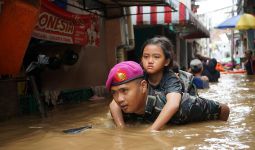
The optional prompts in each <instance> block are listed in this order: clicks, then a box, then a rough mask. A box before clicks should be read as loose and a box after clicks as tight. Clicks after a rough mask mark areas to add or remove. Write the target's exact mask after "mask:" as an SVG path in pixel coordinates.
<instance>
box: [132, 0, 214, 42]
mask: <svg viewBox="0 0 255 150" xmlns="http://www.w3.org/2000/svg"><path fill="white" fill-rule="evenodd" d="M173 2H174V6H175V8H176V10H177V11H173V10H172V8H171V7H167V6H136V7H130V11H131V14H132V15H131V18H132V23H133V24H134V25H162V24H166V25H170V24H171V25H173V26H174V27H175V28H176V29H177V32H180V33H182V34H183V35H184V38H188V39H189V38H204V37H209V31H208V30H207V29H206V28H205V27H204V26H203V25H202V23H200V22H199V20H198V19H197V18H196V17H195V16H194V14H193V13H192V12H191V11H190V10H189V9H188V8H187V7H186V6H185V5H184V4H183V3H181V2H178V1H174V0H173Z"/></svg>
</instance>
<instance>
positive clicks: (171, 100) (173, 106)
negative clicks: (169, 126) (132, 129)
mask: <svg viewBox="0 0 255 150" xmlns="http://www.w3.org/2000/svg"><path fill="white" fill-rule="evenodd" d="M166 99H167V102H166V104H165V106H164V107H163V109H162V111H161V112H160V114H159V116H158V118H157V119H156V120H155V122H154V123H153V124H152V126H151V127H150V128H149V130H150V131H155V130H156V131H157V130H159V129H160V128H162V127H163V126H164V125H165V124H166V123H167V122H168V121H169V120H170V119H171V118H172V117H173V115H174V114H175V113H176V112H177V111H178V109H179V105H180V101H181V94H180V93H168V94H167V95H166Z"/></svg>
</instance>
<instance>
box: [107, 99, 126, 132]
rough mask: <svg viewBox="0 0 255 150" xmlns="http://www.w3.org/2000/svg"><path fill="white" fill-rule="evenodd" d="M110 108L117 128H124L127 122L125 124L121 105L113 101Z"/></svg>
mask: <svg viewBox="0 0 255 150" xmlns="http://www.w3.org/2000/svg"><path fill="white" fill-rule="evenodd" d="M109 107H110V113H111V115H112V118H113V120H114V122H115V124H116V125H117V127H120V128H124V127H125V122H124V119H123V115H122V111H121V108H120V107H119V105H118V104H117V103H116V102H115V101H114V100H112V102H111V103H110V105H109Z"/></svg>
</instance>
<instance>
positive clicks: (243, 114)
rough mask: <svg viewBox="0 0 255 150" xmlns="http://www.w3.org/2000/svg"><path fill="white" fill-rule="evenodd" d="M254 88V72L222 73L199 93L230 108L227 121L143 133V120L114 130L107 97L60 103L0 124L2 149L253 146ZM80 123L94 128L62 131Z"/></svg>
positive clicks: (240, 147) (52, 149)
mask: <svg viewBox="0 0 255 150" xmlns="http://www.w3.org/2000/svg"><path fill="white" fill-rule="evenodd" d="M254 87H255V77H254V76H246V75H229V74H226V75H222V76H221V78H220V81H219V83H213V84H210V89H208V90H201V91H199V93H200V96H201V97H205V98H208V99H212V100H216V101H219V102H222V103H227V104H228V105H229V106H230V110H231V112H230V117H229V120H228V121H227V122H223V121H210V122H200V123H192V124H188V125H181V126H176V125H172V126H167V127H166V128H164V129H163V130H162V131H160V132H157V133H149V132H144V131H143V130H144V129H145V128H147V127H148V125H144V124H142V125H141V124H135V125H130V127H129V128H126V129H123V130H121V129H116V128H115V126H114V124H113V122H112V120H111V117H110V114H109V112H108V104H109V101H110V99H108V100H103V101H102V100H100V101H93V102H84V103H81V104H78V105H77V104H73V105H69V106H59V107H58V108H56V109H55V110H53V111H51V112H50V113H49V116H48V118H46V119H40V118H38V117H35V116H31V117H28V116H25V117H22V118H18V119H11V120H9V121H5V122H1V123H0V126H1V128H0V132H1V134H0V150H35V149H36V150H45V149H47V150H59V149H61V150H70V149H72V150H84V149H99V150H101V149H102V150H103V149H105V150H130V149H136V150H154V149H155V150H156V149H254V145H255V110H254V109H255V108H254V106H255V88H254ZM84 125H92V129H88V130H86V131H84V132H82V133H79V134H65V133H63V132H62V131H63V130H65V129H69V128H76V127H82V126H84Z"/></svg>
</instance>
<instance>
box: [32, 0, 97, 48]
mask: <svg viewBox="0 0 255 150" xmlns="http://www.w3.org/2000/svg"><path fill="white" fill-rule="evenodd" d="M32 36H33V37H35V38H38V39H43V40H48V41H54V42H60V43H68V44H78V45H93V46H99V18H98V16H95V15H91V14H89V15H78V14H74V13H71V12H67V11H65V10H64V9H61V8H59V7H57V6H56V5H55V4H53V3H52V2H50V1H49V0H42V7H41V11H40V15H39V18H38V22H37V24H36V27H35V29H34V31H33V35H32Z"/></svg>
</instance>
